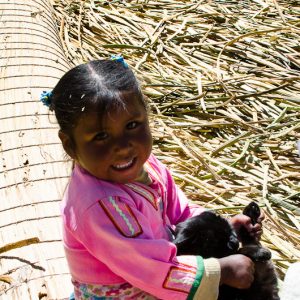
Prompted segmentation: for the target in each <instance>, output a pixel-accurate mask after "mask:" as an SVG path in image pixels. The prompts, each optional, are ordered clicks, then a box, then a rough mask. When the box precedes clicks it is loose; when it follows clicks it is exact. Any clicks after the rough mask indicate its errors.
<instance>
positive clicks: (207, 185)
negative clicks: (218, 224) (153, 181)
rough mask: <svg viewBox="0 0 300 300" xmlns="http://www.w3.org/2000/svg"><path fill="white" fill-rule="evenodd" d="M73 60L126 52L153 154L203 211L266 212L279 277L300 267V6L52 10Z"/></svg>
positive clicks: (153, 4) (113, 5)
mask: <svg viewBox="0 0 300 300" xmlns="http://www.w3.org/2000/svg"><path fill="white" fill-rule="evenodd" d="M53 2H54V7H55V10H56V15H57V21H58V25H59V27H60V36H61V39H62V41H63V44H64V50H65V52H66V55H67V56H68V58H69V60H70V61H72V62H74V64H78V63H81V62H85V61H87V60H91V59H97V58H108V57H110V55H111V54H120V53H121V54H122V55H123V56H124V57H125V59H126V61H127V62H128V64H129V65H130V66H131V67H132V68H133V69H134V71H135V72H136V74H137V76H138V77H139V79H140V81H141V83H142V87H143V90H144V93H145V95H146V97H147V98H148V100H149V106H150V110H151V113H152V117H153V118H152V125H153V135H154V143H155V145H154V152H155V154H156V155H157V156H158V157H159V158H160V159H161V160H163V161H164V162H165V163H166V164H168V165H169V166H170V168H171V169H172V171H173V174H174V177H175V179H176V181H177V182H178V184H179V185H180V186H181V187H182V188H183V190H184V191H185V192H186V194H187V195H188V196H189V197H190V198H191V199H193V200H194V201H196V202H198V203H200V204H201V205H203V206H205V207H207V208H211V209H215V210H218V211H219V212H220V213H223V214H225V215H231V214H236V213H239V212H240V211H241V208H242V207H243V206H244V205H246V204H247V203H249V202H250V201H252V200H255V201H258V202H259V203H260V204H261V206H262V207H264V211H265V214H266V220H265V223H264V235H263V242H264V244H265V245H267V246H268V247H269V248H270V249H271V250H272V252H273V258H274V261H275V264H276V267H277V269H278V271H279V274H280V275H281V278H282V277H283V275H284V273H285V271H286V269H287V267H288V266H289V264H290V263H291V262H294V261H297V260H299V259H300V247H299V241H300V208H299V207H300V206H299V205H300V197H299V195H300V187H299V179H300V172H299V154H298V153H297V147H296V143H297V140H300V134H299V127H300V122H299V120H300V118H299V117H300V95H299V91H300V84H299V79H300V5H299V2H298V1H291V0H284V1H280V0H253V1H250V0H249V1H238V0H237V1H234V0H231V1H230V0H226V1H225V0H223V1H222V0H218V1H217V0H215V1H209V0H207V1H205V0H203V1H182V0H181V1H177V0H176V1H175V0H157V1H146V0H145V1H138V0H136V1H121V0H120V1H118V0H114V1H92V0H90V1H78V0H77V1H70V0H69V1H67V0H60V1H58V0H57V1H53Z"/></svg>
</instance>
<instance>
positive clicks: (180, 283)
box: [163, 266, 197, 294]
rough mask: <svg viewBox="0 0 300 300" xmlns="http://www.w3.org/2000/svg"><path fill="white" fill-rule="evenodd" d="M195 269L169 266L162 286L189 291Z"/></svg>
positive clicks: (195, 272)
mask: <svg viewBox="0 0 300 300" xmlns="http://www.w3.org/2000/svg"><path fill="white" fill-rule="evenodd" d="M196 274H197V270H196V269H195V268H189V269H188V268H183V267H174V266H172V267H170V270H169V272H168V274H167V277H166V278H165V280H164V283H163V287H164V288H165V289H169V290H173V291H178V292H184V293H187V294H188V293H189V292H190V290H191V287H192V286H193V283H194V281H195V277H196Z"/></svg>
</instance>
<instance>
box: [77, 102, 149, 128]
mask: <svg viewBox="0 0 300 300" xmlns="http://www.w3.org/2000/svg"><path fill="white" fill-rule="evenodd" d="M144 114H147V112H146V109H145V107H144V106H143V105H142V104H141V103H140V102H139V101H124V105H122V104H120V105H118V106H112V107H110V108H108V109H107V110H105V111H103V110H97V109H96V107H94V108H91V109H89V110H87V111H85V112H83V115H82V117H81V118H80V120H79V122H78V126H79V127H83V128H84V129H85V131H95V129H96V130H99V129H104V128H107V127H111V126H113V125H114V123H116V122H121V121H125V122H126V121H127V120H128V121H129V120H131V119H135V118H139V117H141V116H142V115H144Z"/></svg>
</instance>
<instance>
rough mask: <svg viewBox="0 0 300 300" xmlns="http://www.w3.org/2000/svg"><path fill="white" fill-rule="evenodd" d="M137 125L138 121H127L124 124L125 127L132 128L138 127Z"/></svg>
mask: <svg viewBox="0 0 300 300" xmlns="http://www.w3.org/2000/svg"><path fill="white" fill-rule="evenodd" d="M138 125H139V123H138V122H136V121H133V122H130V123H128V124H127V125H126V128H127V129H134V128H136V127H138Z"/></svg>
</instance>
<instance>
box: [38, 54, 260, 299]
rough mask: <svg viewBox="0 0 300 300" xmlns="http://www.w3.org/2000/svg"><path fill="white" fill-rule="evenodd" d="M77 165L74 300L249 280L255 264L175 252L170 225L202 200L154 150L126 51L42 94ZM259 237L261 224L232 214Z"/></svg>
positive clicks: (72, 186) (181, 294) (67, 216)
mask: <svg viewBox="0 0 300 300" xmlns="http://www.w3.org/2000/svg"><path fill="white" fill-rule="evenodd" d="M42 100H43V101H44V102H45V101H46V103H47V104H48V105H49V106H50V109H51V110H54V111H55V115H56V118H57V121H58V123H59V126H60V131H59V138H60V139H61V142H62V145H63V147H64V149H65V151H66V152H67V154H68V155H69V156H70V157H71V158H72V159H73V160H74V162H75V167H74V170H73V172H72V175H71V179H70V182H69V184H68V186H67V189H66V191H65V195H64V199H63V202H62V206H61V207H62V218H63V241H64V246H65V252H66V257H67V261H68V264H69V268H70V272H71V275H72V282H73V284H74V290H75V292H74V294H75V299H167V300H169V299H200V300H201V299H202V300H211V299H217V295H218V287H219V285H220V284H222V283H226V284H228V285H231V286H234V287H237V288H247V287H249V285H250V284H251V282H252V280H253V264H252V262H251V261H250V259H248V258H247V257H245V256H243V255H232V256H229V257H226V258H222V259H215V258H210V259H205V260H204V259H202V258H201V257H196V256H176V246H175V245H174V244H173V243H172V234H171V231H170V228H174V226H175V225H176V224H177V223H178V222H181V221H183V220H185V219H187V218H189V217H191V216H194V215H197V214H200V213H201V212H202V211H203V208H201V207H199V206H197V205H195V204H192V203H190V202H189V201H188V200H187V198H186V197H185V195H184V194H183V192H182V191H181V190H180V189H179V188H178V187H177V186H176V185H175V183H174V180H173V178H172V176H171V175H170V172H169V171H168V170H167V168H166V167H165V166H164V165H163V164H162V163H161V162H159V161H158V160H157V159H156V158H155V156H154V155H153V154H151V148H152V137H151V133H150V128H149V123H148V116H147V109H146V104H145V102H144V97H143V95H142V92H141V90H140V87H139V85H138V83H137V80H136V78H135V76H134V74H133V72H132V71H131V70H130V68H129V67H128V66H127V64H126V63H125V62H124V60H123V59H122V58H117V59H114V60H97V61H92V62H89V63H87V64H82V65H79V66H77V67H75V68H73V69H72V70H70V71H69V72H67V73H66V74H65V75H64V76H63V77H62V78H61V79H60V81H59V82H58V84H57V85H56V87H55V88H54V90H53V91H52V93H51V94H50V93H47V94H44V97H43V99H42ZM232 223H233V225H234V226H235V227H236V228H237V227H239V226H245V227H246V228H247V229H248V230H249V232H252V234H253V235H255V236H257V237H258V238H259V237H260V234H261V224H259V225H256V226H254V227H253V226H252V225H251V222H250V220H249V218H247V217H245V216H237V217H235V218H233V219H232Z"/></svg>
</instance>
